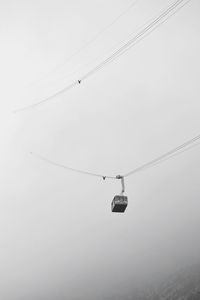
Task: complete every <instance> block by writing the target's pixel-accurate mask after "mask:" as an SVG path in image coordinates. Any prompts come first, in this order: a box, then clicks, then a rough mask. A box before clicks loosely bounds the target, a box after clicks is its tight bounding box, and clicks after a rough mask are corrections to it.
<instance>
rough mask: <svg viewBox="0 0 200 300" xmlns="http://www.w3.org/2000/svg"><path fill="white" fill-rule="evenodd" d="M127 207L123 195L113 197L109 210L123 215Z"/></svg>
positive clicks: (125, 197)
mask: <svg viewBox="0 0 200 300" xmlns="http://www.w3.org/2000/svg"><path fill="white" fill-rule="evenodd" d="M127 205H128V197H127V196H124V195H117V196H115V197H114V199H113V201H112V204H111V209H112V212H118V213H123V212H124V211H125V209H126V207H127Z"/></svg>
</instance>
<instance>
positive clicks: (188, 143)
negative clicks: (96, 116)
mask: <svg viewBox="0 0 200 300" xmlns="http://www.w3.org/2000/svg"><path fill="white" fill-rule="evenodd" d="M197 141H200V134H199V135H197V136H195V137H194V138H192V139H190V140H188V141H186V142H185V143H183V144H181V145H179V146H177V147H176V148H173V149H171V150H169V151H168V152H166V153H164V154H162V155H160V156H158V157H157V158H155V159H153V160H151V161H149V162H147V163H145V164H143V165H141V166H139V167H137V168H136V169H133V170H132V171H130V172H128V173H126V174H124V175H116V176H110V175H103V174H98V173H92V172H89V171H85V170H80V169H75V168H71V167H68V166H66V165H63V164H60V163H57V162H54V161H51V160H49V159H48V158H46V157H44V156H42V155H39V154H36V153H33V152H30V154H32V155H33V156H35V157H36V158H39V159H40V160H43V161H45V162H47V163H49V164H51V165H54V166H56V167H60V168H64V169H66V170H68V171H73V172H76V173H81V174H83V175H89V176H96V177H101V178H103V179H104V180H105V179H106V178H107V179H123V178H125V177H128V176H131V175H133V174H136V173H139V172H141V171H144V170H146V169H149V168H151V167H154V166H155V165H157V164H160V163H162V162H163V161H165V160H168V159H170V158H172V157H174V156H177V155H179V154H181V153H183V152H185V151H188V150H190V149H192V148H194V147H196V146H199V145H200V144H194V143H195V142H197ZM181 150H182V151H181Z"/></svg>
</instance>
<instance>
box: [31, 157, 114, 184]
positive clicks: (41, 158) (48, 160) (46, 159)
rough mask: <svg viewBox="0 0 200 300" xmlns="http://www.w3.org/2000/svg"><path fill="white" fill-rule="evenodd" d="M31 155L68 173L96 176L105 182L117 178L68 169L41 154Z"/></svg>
mask: <svg viewBox="0 0 200 300" xmlns="http://www.w3.org/2000/svg"><path fill="white" fill-rule="evenodd" d="M30 154H31V155H33V156H35V157H37V158H39V159H40V160H43V161H45V162H47V163H49V164H51V165H54V166H56V167H60V168H63V169H66V170H68V171H72V172H76V173H80V174H84V175H89V176H96V177H101V178H103V179H104V180H105V179H106V178H109V179H116V177H115V176H108V175H102V174H97V173H92V172H89V171H84V170H80V169H75V168H71V167H68V166H65V165H62V164H59V163H57V162H54V161H51V160H50V159H48V158H46V157H44V156H42V155H39V154H36V153H33V152H30Z"/></svg>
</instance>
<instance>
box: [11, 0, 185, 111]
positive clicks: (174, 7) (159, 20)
mask: <svg viewBox="0 0 200 300" xmlns="http://www.w3.org/2000/svg"><path fill="white" fill-rule="evenodd" d="M189 1H191V0H187V1H185V0H176V1H175V2H173V4H171V5H170V6H169V7H168V8H167V9H165V10H164V11H163V12H162V13H161V14H160V15H159V16H158V17H155V18H154V19H153V20H151V21H150V22H149V23H148V24H147V25H146V26H145V27H144V28H143V29H141V30H140V31H139V32H138V33H137V34H136V35H134V36H133V37H132V38H131V39H130V40H128V41H127V42H125V43H124V44H123V45H122V46H121V47H120V48H119V49H117V50H116V51H114V52H113V53H112V54H111V55H110V56H109V57H107V58H106V59H105V60H103V61H102V62H101V63H99V64H98V65H96V66H95V67H93V68H92V69H91V70H90V71H88V72H87V73H86V74H84V75H83V76H81V77H79V78H78V80H75V81H74V82H73V83H71V84H69V85H68V86H66V87H64V88H63V89H61V90H60V91H58V92H56V93H54V94H53V95H51V96H49V97H47V98H45V99H43V100H41V101H39V102H36V103H34V104H31V105H28V106H25V107H22V108H19V109H16V110H15V111H14V112H20V111H24V110H27V109H31V108H33V107H36V106H38V105H41V104H43V103H45V102H47V101H49V100H51V99H53V98H55V97H56V96H58V95H60V94H62V93H64V92H66V91H68V90H69V89H71V88H73V87H75V86H76V85H78V84H80V83H81V82H82V81H84V80H85V79H87V78H88V77H90V76H92V75H93V74H94V73H95V72H97V71H99V70H100V69H102V68H103V67H104V66H105V65H107V64H109V63H111V62H112V61H114V60H115V59H117V58H118V57H119V56H121V55H122V54H123V53H124V52H125V51H126V50H129V49H130V48H132V47H133V46H135V45H136V44H137V43H138V42H139V41H140V40H141V39H143V38H144V37H145V36H146V35H147V34H148V32H152V30H153V29H155V28H157V27H158V26H160V25H161V24H163V23H164V22H165V21H166V20H168V18H169V17H171V16H172V15H173V12H176V11H178V10H180V9H181V8H182V7H183V6H184V5H186V4H187V3H188V2H189ZM181 4H182V5H181Z"/></svg>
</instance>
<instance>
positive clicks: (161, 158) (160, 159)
mask: <svg viewBox="0 0 200 300" xmlns="http://www.w3.org/2000/svg"><path fill="white" fill-rule="evenodd" d="M199 140H200V135H197V136H196V137H194V138H192V139H191V140H188V141H186V142H185V143H183V144H181V145H179V146H178V147H176V148H173V149H171V150H169V151H168V152H166V153H164V154H162V155H160V156H158V157H157V158H155V159H153V160H151V161H149V162H147V163H145V164H143V165H141V166H139V167H137V168H136V169H133V170H132V171H130V172H128V173H126V174H124V175H123V177H128V176H130V175H133V174H135V173H138V172H141V171H143V170H146V169H148V168H151V167H153V166H154V165H156V164H159V163H161V162H163V161H164V160H166V159H169V158H171V157H173V156H174V155H178V154H180V153H182V152H183V151H180V150H183V149H184V150H185V151H187V150H190V149H191V148H192V147H189V146H190V145H192V144H194V143H195V142H197V141H199ZM195 146H199V144H196V145H195ZM187 147H189V148H187Z"/></svg>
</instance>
